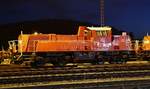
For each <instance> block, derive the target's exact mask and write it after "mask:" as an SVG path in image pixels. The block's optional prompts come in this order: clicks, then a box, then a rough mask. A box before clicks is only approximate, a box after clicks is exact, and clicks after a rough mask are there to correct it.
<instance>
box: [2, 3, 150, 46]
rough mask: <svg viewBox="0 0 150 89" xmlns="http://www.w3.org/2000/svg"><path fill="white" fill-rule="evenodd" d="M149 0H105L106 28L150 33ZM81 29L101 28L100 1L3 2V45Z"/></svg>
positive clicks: (138, 35) (70, 32) (142, 33)
mask: <svg viewBox="0 0 150 89" xmlns="http://www.w3.org/2000/svg"><path fill="white" fill-rule="evenodd" d="M149 10H150V0H105V25H108V26H112V27H114V28H116V29H118V30H122V31H128V32H133V34H134V37H135V38H141V39H142V37H143V36H144V35H146V33H147V32H150V30H149V29H150V26H149V23H150V11H149ZM79 25H87V26H98V25H100V0H1V1H0V44H1V45H4V46H5V45H6V44H7V40H13V39H17V36H18V34H19V33H20V31H21V30H23V32H24V33H32V32H34V31H40V32H42V33H60V34H74V33H76V32H77V28H78V26H79Z"/></svg>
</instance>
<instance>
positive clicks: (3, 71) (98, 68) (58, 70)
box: [0, 64, 150, 77]
mask: <svg viewBox="0 0 150 89" xmlns="http://www.w3.org/2000/svg"><path fill="white" fill-rule="evenodd" d="M149 66H150V64H138V65H137V64H112V65H93V66H84V67H72V66H69V67H68V66H66V67H53V66H43V67H40V68H31V67H24V66H16V65H15V66H13V67H10V66H9V67H8V66H7V67H6V66H5V67H4V66H0V77H9V76H22V75H37V74H38V75H44V74H67V73H87V72H91V73H92V72H108V71H109V72H112V71H134V70H150V67H149Z"/></svg>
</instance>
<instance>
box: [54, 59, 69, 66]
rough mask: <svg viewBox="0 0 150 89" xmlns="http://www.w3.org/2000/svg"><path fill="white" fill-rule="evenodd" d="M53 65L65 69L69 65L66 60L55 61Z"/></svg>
mask: <svg viewBox="0 0 150 89" xmlns="http://www.w3.org/2000/svg"><path fill="white" fill-rule="evenodd" d="M52 64H53V65H54V66H56V67H63V66H65V65H66V64H67V62H66V61H65V60H57V61H53V62H52Z"/></svg>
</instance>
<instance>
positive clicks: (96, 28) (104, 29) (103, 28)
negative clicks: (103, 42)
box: [87, 26, 111, 31]
mask: <svg viewBox="0 0 150 89" xmlns="http://www.w3.org/2000/svg"><path fill="white" fill-rule="evenodd" d="M87 28H88V29H89V30H97V31H106V30H107V31H111V27H108V26H107V27H106V26H105V27H87Z"/></svg>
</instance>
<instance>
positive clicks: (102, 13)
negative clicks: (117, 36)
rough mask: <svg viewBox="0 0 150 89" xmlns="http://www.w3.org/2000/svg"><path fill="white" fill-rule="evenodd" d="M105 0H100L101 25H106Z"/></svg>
mask: <svg viewBox="0 0 150 89" xmlns="http://www.w3.org/2000/svg"><path fill="white" fill-rule="evenodd" d="M104 15H105V13H104V0H100V21H101V23H100V24H101V27H103V26H105V16H104Z"/></svg>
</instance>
